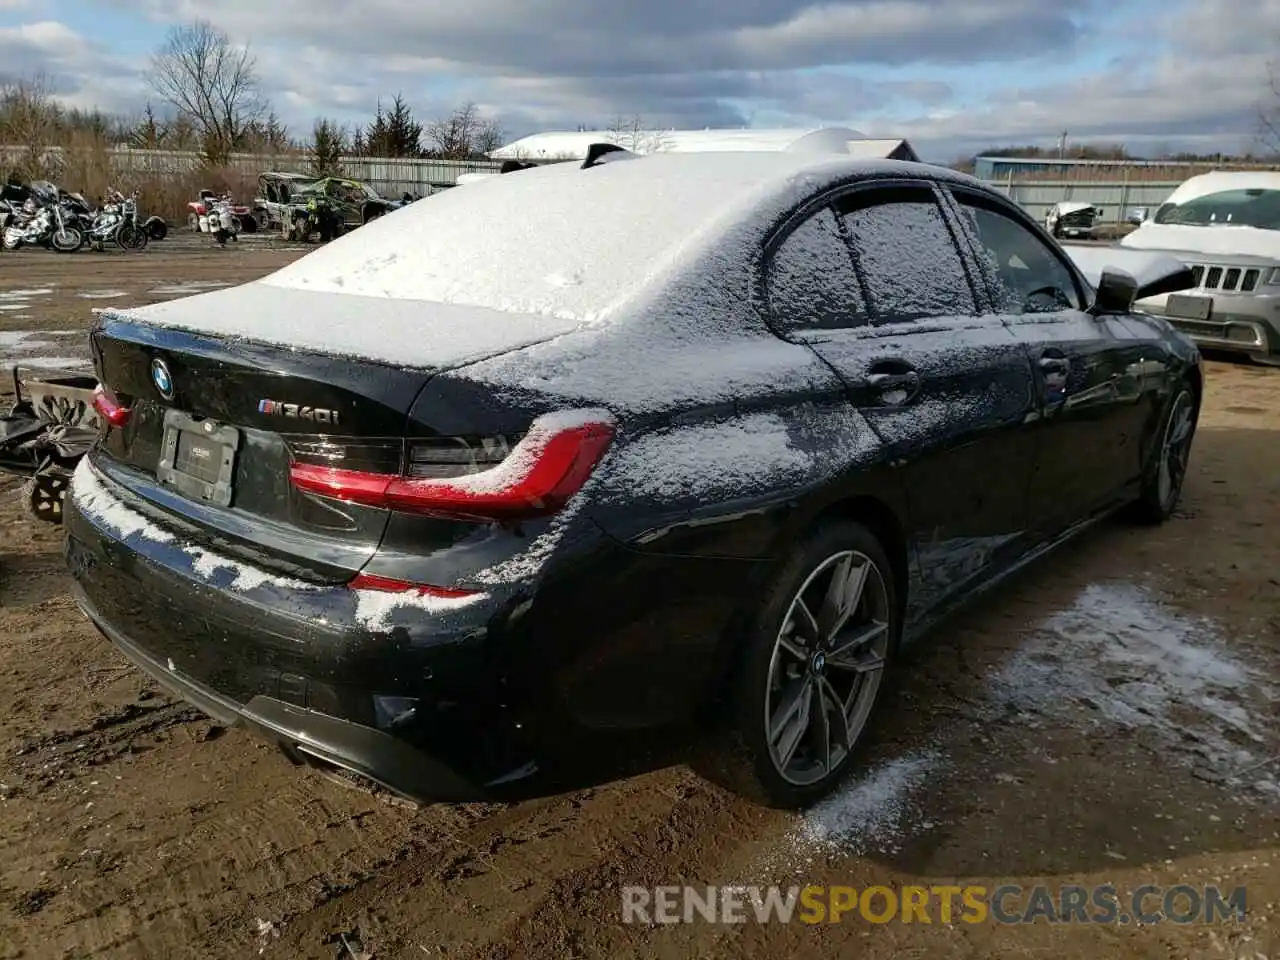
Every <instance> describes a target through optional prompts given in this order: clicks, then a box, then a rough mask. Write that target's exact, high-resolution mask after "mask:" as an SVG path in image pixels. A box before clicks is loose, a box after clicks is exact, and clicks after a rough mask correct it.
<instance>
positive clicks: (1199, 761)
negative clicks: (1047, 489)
mask: <svg viewBox="0 0 1280 960" xmlns="http://www.w3.org/2000/svg"><path fill="white" fill-rule="evenodd" d="M991 695H992V698H993V699H994V700H996V701H998V702H1000V703H1003V704H1007V705H1009V706H1012V707H1013V708H1015V709H1017V710H1020V711H1023V712H1024V713H1028V714H1037V715H1040V716H1046V717H1049V718H1051V719H1052V720H1055V721H1058V722H1061V723H1065V724H1068V725H1071V726H1079V725H1082V724H1083V725H1085V726H1087V727H1089V728H1093V729H1096V728H1098V727H1107V726H1110V727H1119V728H1123V729H1127V730H1134V731H1142V732H1144V733H1147V734H1149V735H1152V736H1154V737H1155V738H1156V739H1158V740H1159V741H1160V742H1161V744H1162V746H1163V747H1164V748H1165V749H1166V750H1167V751H1168V753H1169V756H1170V757H1175V758H1179V759H1180V760H1181V761H1182V762H1184V763H1186V764H1187V765H1189V766H1192V767H1194V768H1196V769H1197V770H1198V771H1200V772H1201V773H1202V774H1204V775H1205V778H1207V779H1212V780H1215V781H1221V782H1223V783H1226V784H1229V785H1232V786H1237V787H1247V786H1253V787H1256V788H1258V789H1260V790H1262V791H1263V792H1266V793H1280V783H1278V782H1277V779H1276V778H1277V776H1280V771H1277V770H1276V769H1275V765H1274V764H1271V765H1270V766H1266V765H1265V761H1266V760H1267V758H1268V757H1274V755H1275V754H1276V752H1277V749H1280V723H1278V722H1277V721H1278V720H1280V691H1278V690H1276V689H1275V688H1274V687H1272V686H1271V685H1269V684H1268V683H1267V682H1266V681H1265V680H1264V679H1263V678H1262V677H1261V676H1260V675H1259V674H1258V673H1257V672H1256V671H1255V670H1253V669H1252V668H1251V667H1250V666H1249V665H1247V664H1245V663H1244V662H1242V661H1241V660H1239V659H1238V658H1236V657H1235V656H1233V655H1232V653H1231V652H1230V651H1229V649H1228V647H1227V644H1226V642H1225V639H1224V638H1223V636H1222V633H1221V630H1220V628H1219V627H1218V626H1217V624H1215V623H1214V622H1213V621H1211V620H1208V619H1206V618H1203V617H1193V616H1190V615H1188V614H1185V613H1182V612H1180V611H1178V610H1175V609H1174V608H1172V607H1171V606H1169V605H1167V604H1165V603H1163V602H1162V601H1160V600H1159V599H1157V598H1155V597H1153V596H1152V595H1151V594H1150V593H1149V592H1148V591H1146V590H1144V589H1142V588H1141V587H1137V586H1134V585H1132V584H1127V583H1110V584H1093V585H1091V586H1089V587H1086V588H1085V589H1084V590H1083V591H1081V593H1080V594H1079V596H1078V597H1076V599H1075V601H1074V602H1073V603H1072V604H1071V606H1069V607H1067V608H1066V609H1065V610H1062V611H1060V612H1059V613H1056V614H1054V615H1053V616H1051V617H1050V618H1049V619H1048V620H1046V621H1045V622H1044V623H1043V624H1042V625H1041V626H1040V628H1039V629H1038V630H1036V632H1035V633H1034V634H1033V635H1032V636H1031V637H1030V639H1028V640H1027V641H1026V643H1024V644H1023V646H1022V647H1021V648H1020V649H1019V651H1018V652H1017V654H1016V655H1015V656H1014V657H1013V658H1012V659H1011V660H1010V661H1009V662H1008V663H1006V665H1005V667H1004V668H1003V669H1002V670H1001V671H1000V673H998V674H997V675H996V676H995V677H994V678H993V679H992V682H991ZM1260 763H1262V764H1264V766H1258V764H1260ZM1247 771H1251V772H1247Z"/></svg>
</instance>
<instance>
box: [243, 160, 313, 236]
mask: <svg viewBox="0 0 1280 960" xmlns="http://www.w3.org/2000/svg"><path fill="white" fill-rule="evenodd" d="M315 182H316V178H315V177H310V176H307V175H306V174H302V173H277V172H268V173H264V174H262V175H261V176H259V177H258V193H257V196H255V197H254V198H253V207H254V214H255V215H256V216H257V217H258V219H259V220H261V222H262V227H263V229H264V230H268V231H269V230H280V229H281V227H282V225H283V224H284V211H285V209H286V208H288V207H289V204H290V201H291V199H292V197H293V193H294V191H296V190H300V189H302V188H303V187H305V186H307V185H309V184H313V183H315Z"/></svg>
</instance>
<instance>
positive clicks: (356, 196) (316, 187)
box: [282, 177, 405, 230]
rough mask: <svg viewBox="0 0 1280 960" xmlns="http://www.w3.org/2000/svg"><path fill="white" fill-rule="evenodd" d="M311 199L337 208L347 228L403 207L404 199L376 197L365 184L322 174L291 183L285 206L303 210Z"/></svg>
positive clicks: (293, 209)
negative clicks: (304, 180) (308, 180)
mask: <svg viewBox="0 0 1280 960" xmlns="http://www.w3.org/2000/svg"><path fill="white" fill-rule="evenodd" d="M312 199H316V200H318V201H319V202H320V203H322V204H324V205H325V206H326V207H331V208H333V209H334V210H336V211H337V213H338V216H339V217H340V219H341V222H342V225H343V228H344V229H346V230H352V229H355V228H356V227H360V226H363V225H364V224H366V223H369V222H370V221H373V220H376V219H377V218H378V217H381V216H382V215H383V214H387V213H390V212H391V211H392V210H398V209H400V207H403V206H405V202H404V201H403V200H388V199H387V198H386V197H382V196H379V195H378V192H377V191H376V190H374V189H373V187H371V186H369V185H368V184H367V183H361V182H360V181H359V180H345V179H342V178H341V177H324V178H323V179H320V180H314V181H312V182H310V183H305V184H299V185H296V186H291V192H290V197H289V201H288V203H287V204H286V206H287V208H288V209H289V210H291V211H298V210H305V209H306V208H307V205H308V203H309V202H310V201H311V200H312ZM282 217H283V212H282Z"/></svg>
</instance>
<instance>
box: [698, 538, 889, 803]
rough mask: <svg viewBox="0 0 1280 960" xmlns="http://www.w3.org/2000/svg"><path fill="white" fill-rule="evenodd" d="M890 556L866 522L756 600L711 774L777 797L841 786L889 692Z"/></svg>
mask: <svg viewBox="0 0 1280 960" xmlns="http://www.w3.org/2000/svg"><path fill="white" fill-rule="evenodd" d="M891 571H892V567H891V566H890V564H889V560H888V557H887V556H886V555H885V552H884V549H883V548H882V547H881V545H880V543H879V542H878V541H877V540H876V538H875V536H873V535H872V534H871V532H870V531H868V530H867V529H866V528H865V527H863V526H861V525H859V524H856V523H850V522H839V523H834V524H832V525H830V526H828V527H825V528H824V529H822V530H820V531H818V532H817V533H815V534H814V535H812V536H810V537H809V538H808V539H806V540H805V541H804V542H802V543H801V544H800V546H799V547H798V548H797V550H796V552H795V553H794V555H793V556H792V558H791V559H790V561H788V562H787V564H786V565H785V566H784V567H783V568H782V569H781V570H780V571H779V572H778V574H777V576H776V577H775V578H774V582H773V585H772V586H771V587H770V588H769V589H768V590H767V592H766V593H765V596H764V597H763V598H762V599H761V601H759V602H758V604H757V606H756V609H755V612H754V614H753V615H752V617H751V618H750V621H749V625H748V627H747V629H746V631H745V634H744V635H743V636H742V638H741V643H742V647H741V654H740V656H741V660H740V662H739V663H738V664H737V669H736V671H735V674H734V677H733V679H732V682H731V685H730V688H729V694H728V697H729V702H728V708H729V709H728V717H729V723H728V727H727V729H726V730H725V731H724V736H723V737H722V738H721V743H720V744H717V754H716V756H715V757H713V758H710V759H711V761H712V762H711V771H710V775H711V776H712V777H713V778H714V779H718V780H721V781H722V782H723V783H724V785H725V786H726V787H728V788H729V789H731V790H733V791H734V792H737V793H741V794H743V795H745V796H749V797H751V798H752V799H754V800H757V801H759V802H762V803H766V804H768V805H770V806H776V807H800V806H804V805H806V804H809V803H812V802H813V801H815V800H818V799H820V798H821V797H822V796H823V795H825V794H826V793H828V792H830V790H831V789H832V788H833V787H835V786H836V785H837V784H838V783H839V781H840V779H841V778H842V777H843V776H844V774H845V772H846V771H847V770H848V768H849V766H850V758H851V757H852V756H853V753H854V750H855V749H856V747H857V745H858V743H859V740H860V738H861V736H862V733H863V731H864V730H865V728H866V726H867V722H868V720H869V719H870V717H871V714H872V711H873V710H874V708H875V705H876V702H877V700H878V698H879V694H880V687H881V682H882V680H883V678H884V673H885V670H886V669H887V668H888V665H889V663H890V661H891V659H892V655H893V648H894V644H895V641H896V637H897V634H898V629H899V624H898V613H897V603H896V592H895V584H894V582H893V575H892V572H891Z"/></svg>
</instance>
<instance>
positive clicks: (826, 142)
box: [489, 127, 916, 161]
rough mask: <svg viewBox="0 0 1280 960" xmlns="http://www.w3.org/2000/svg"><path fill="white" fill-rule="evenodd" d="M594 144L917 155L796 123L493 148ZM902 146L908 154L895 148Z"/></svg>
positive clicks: (542, 136) (550, 153) (512, 153)
mask: <svg viewBox="0 0 1280 960" xmlns="http://www.w3.org/2000/svg"><path fill="white" fill-rule="evenodd" d="M593 143H617V144H618V145H619V146H622V147H625V148H626V149H628V150H633V151H635V152H636V153H706V152H713V151H716V152H720V151H725V152H735V153H736V152H739V151H757V150H759V151H766V152H770V151H797V150H798V151H812V152H815V153H847V154H849V155H851V156H855V157H859V158H867V159H873V158H887V157H891V156H897V157H898V159H916V157H915V153H914V151H912V150H911V148H910V145H909V144H906V141H904V140H892V139H888V140H886V139H870V138H867V137H865V136H863V135H862V134H861V133H859V132H858V131H857V130H852V129H850V128H848V127H812V128H806V127H797V128H787V129H775V130H762V129H741V130H643V131H639V132H637V133H632V132H630V131H624V132H619V131H616V130H614V131H610V130H587V131H576V132H548V133H535V134H532V135H531V136H528V137H523V138H522V139H520V140H516V141H515V142H513V143H509V144H507V145H506V146H505V147H500V148H499V149H497V150H494V151H493V152H492V153H490V154H489V156H490V157H491V158H492V159H494V160H531V161H548V160H582V159H584V158H585V157H586V155H587V149H588V148H589V147H590V146H591V145H592V144H593ZM904 146H905V147H906V149H907V151H908V155H906V156H901V155H899V154H895V151H898V150H900V149H901V148H902V147H904Z"/></svg>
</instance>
